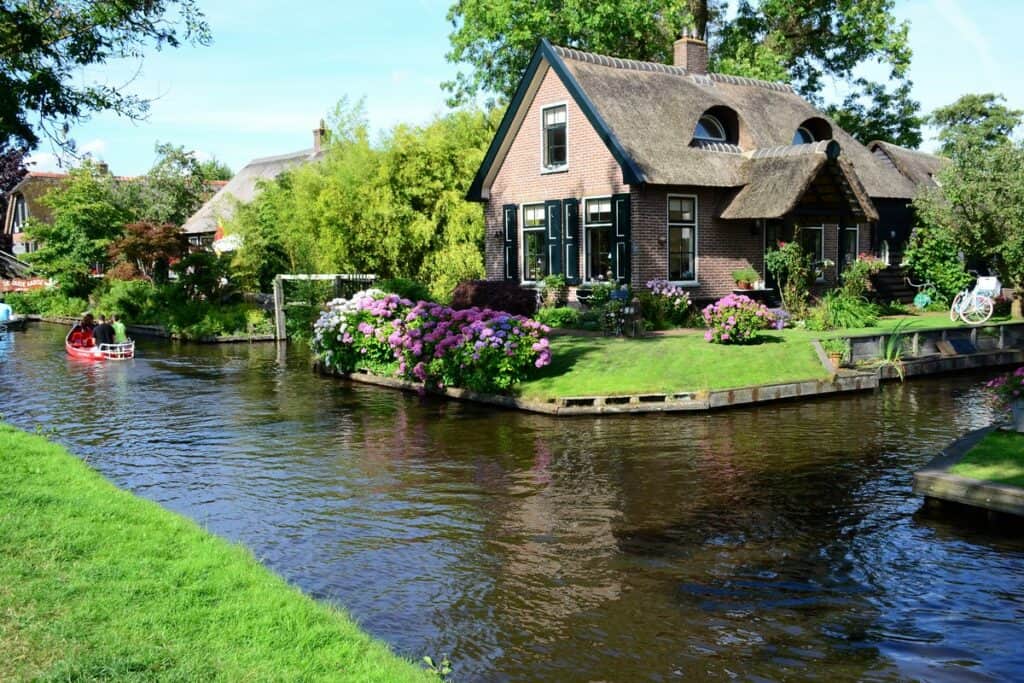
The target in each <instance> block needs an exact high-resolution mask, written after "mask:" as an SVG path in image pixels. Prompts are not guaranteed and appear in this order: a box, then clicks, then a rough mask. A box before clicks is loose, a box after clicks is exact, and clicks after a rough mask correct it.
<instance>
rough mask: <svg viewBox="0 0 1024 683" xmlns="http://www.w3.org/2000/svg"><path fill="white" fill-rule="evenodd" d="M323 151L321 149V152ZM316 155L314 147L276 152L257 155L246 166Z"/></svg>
mask: <svg viewBox="0 0 1024 683" xmlns="http://www.w3.org/2000/svg"><path fill="white" fill-rule="evenodd" d="M322 152H323V151H322V150H321V153H322ZM312 156H315V151H314V149H313V148H312V147H310V148H308V149H301V150H299V151H297V152H287V153H285V154H275V155H272V156H268V157H257V158H256V159H250V160H249V163H247V164H246V166H252V165H253V164H265V163H267V162H270V161H283V160H285V159H298V158H301V157H312Z"/></svg>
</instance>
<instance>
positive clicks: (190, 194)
mask: <svg viewBox="0 0 1024 683" xmlns="http://www.w3.org/2000/svg"><path fill="white" fill-rule="evenodd" d="M207 170H208V169H205V168H204V167H203V165H202V163H201V162H200V161H199V160H198V159H196V156H195V154H194V153H193V152H189V151H187V150H186V149H185V148H184V147H181V146H178V145H172V144H169V143H157V145H156V161H155V162H154V164H153V166H152V167H151V168H150V169H149V171H147V172H146V175H144V176H143V177H141V178H136V179H133V180H132V181H130V182H124V183H122V184H121V188H122V191H123V192H124V193H126V194H127V195H128V196H127V197H126V198H125V199H124V200H123V202H124V203H125V204H126V205H128V206H130V207H132V214H133V218H134V219H135V220H137V221H147V222H151V223H171V224H173V225H177V226H180V225H183V224H184V223H185V221H186V220H188V218H189V216H191V215H192V214H193V213H195V212H196V211H197V210H198V209H199V207H201V206H202V205H203V202H205V201H206V200H207V199H209V198H210V196H211V194H212V191H211V186H210V182H209V179H208V178H207V176H206V173H207Z"/></svg>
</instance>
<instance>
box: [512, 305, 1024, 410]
mask: <svg viewBox="0 0 1024 683" xmlns="http://www.w3.org/2000/svg"><path fill="white" fill-rule="evenodd" d="M1005 320H1006V319H1005V318H1003V319H997V320H994V321H993V322H1004V321H1005ZM943 327H957V324H955V323H951V322H950V321H949V315H948V314H946V313H921V314H918V315H908V316H893V317H886V318H882V319H880V320H879V321H878V324H877V325H875V326H874V327H869V328H861V329H855V330H834V331H829V332H815V331H811V330H806V329H785V330H780V331H775V330H772V331H765V332H762V333H761V335H760V340H759V341H758V343H755V344H750V345H745V346H730V345H723V344H709V343H707V342H706V341H704V334H703V330H680V331H677V332H675V333H673V334H672V335H671V336H652V337H644V338H640V339H630V338H621V337H619V338H616V337H580V336H571V335H569V336H558V337H554V338H552V340H551V354H552V360H551V365H549V366H548V367H546V368H544V369H542V370H540V371H539V372H536V373H534V374H533V376H532V377H531V378H530V379H528V380H526V381H524V382H522V383H521V384H520V385H519V386H518V387H517V395H518V396H520V397H521V398H524V399H529V400H536V401H544V400H547V399H550V398H565V397H572V396H607V395H612V394H643V393H672V392H692V391H706V390H714V389H735V388H737V387H747V386H752V385H757V384H780V383H784V382H800V381H805V380H814V379H826V378H828V377H829V376H830V375H831V373H830V372H827V371H826V370H825V368H824V367H823V366H822V364H821V361H820V360H819V359H818V357H817V354H815V352H814V348H813V346H812V345H811V342H812V341H813V340H815V339H827V338H829V337H841V336H848V335H854V336H856V335H868V334H882V333H888V332H892V331H894V330H897V329H899V330H900V331H902V332H903V333H906V334H909V333H911V332H914V331H924V330H933V329H939V328H943Z"/></svg>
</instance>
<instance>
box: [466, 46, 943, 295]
mask: <svg viewBox="0 0 1024 683" xmlns="http://www.w3.org/2000/svg"><path fill="white" fill-rule="evenodd" d="M879 144H880V145H881V144H885V145H886V146H885V147H884V148H880V149H883V151H884V152H885V153H886V154H890V153H891V154H892V155H894V156H897V157H898V159H899V161H894V162H892V163H890V162H888V161H887V159H888V158H889V157H888V156H886V157H885V158H882V157H880V156H879V155H878V153H877V152H874V151H873V150H872V149H868V148H867V147H865V146H864V145H862V144H861V143H859V142H857V141H856V140H855V139H853V138H852V137H851V136H850V135H849V134H847V133H846V132H845V131H843V130H842V129H841V128H840V127H839V126H838V125H837V124H836V123H835V122H834V121H833V120H831V119H830V118H829V117H828V116H826V115H825V114H823V113H822V112H820V111H818V110H817V109H815V108H814V106H813V105H811V104H810V103H809V102H807V101H806V100H804V99H803V98H802V97H800V96H799V95H798V94H796V93H795V92H794V91H793V89H792V88H790V87H789V86H788V85H785V84H781V83H769V82H765V81H758V80H754V79H749V78H739V77H735V76H728V75H721V74H715V73H708V72H707V46H706V44H705V43H704V41H702V40H700V39H698V38H696V37H695V36H692V35H684V36H683V37H682V38H681V39H680V40H679V41H677V42H676V45H675V63H674V64H671V65H667V64H656V63H650V62H640V61H635V60H628V59H618V58H615V57H609V56H604V55H596V54H591V53H587V52H581V51H579V50H575V49H570V48H565V47H558V46H554V45H551V44H550V43H548V42H547V41H542V43H541V44H540V46H539V47H538V48H537V51H536V52H535V54H534V56H533V59H532V61H531V63H530V65H529V67H528V68H527V71H526V72H525V74H524V75H523V78H522V81H521V82H520V85H519V88H518V91H517V92H516V95H515V97H514V98H513V100H512V102H511V103H510V105H509V107H508V110H507V111H506V113H505V117H504V119H503V120H502V122H501V125H500V126H499V129H498V132H497V134H496V136H495V138H494V140H493V141H492V144H491V146H490V148H489V149H488V152H487V155H486V157H485V159H484V162H483V164H482V165H481V168H480V170H479V172H478V174H477V176H476V178H475V180H474V182H473V184H472V186H471V188H470V191H469V198H470V199H472V200H476V201H481V202H485V203H486V205H487V220H488V230H487V233H486V235H487V237H486V239H487V242H486V247H487V270H488V277H490V278H492V279H512V280H519V281H522V282H525V283H530V282H536V281H538V280H540V279H542V278H543V277H544V276H545V275H548V274H552V273H558V274H562V275H564V276H566V278H567V279H569V280H570V282H572V283H575V284H585V283H587V282H594V281H598V280H601V279H608V278H611V279H613V280H616V281H628V282H631V283H632V284H633V285H634V286H643V285H644V284H645V283H646V282H647V281H648V280H652V279H668V280H670V281H674V282H678V283H679V284H681V285H683V286H687V287H692V288H693V291H694V294H695V295H697V296H708V297H711V296H719V295H722V294H724V293H726V292H728V291H730V290H731V289H732V287H733V283H732V279H731V276H730V273H731V272H732V270H734V269H736V268H740V267H742V266H752V267H754V268H755V269H756V270H758V271H759V272H760V273H761V274H762V275H766V274H765V273H764V268H763V263H764V258H763V257H764V252H765V250H766V249H771V248H773V246H774V245H775V243H776V242H777V241H779V240H788V239H793V238H795V237H796V236H797V235H798V234H799V239H801V241H803V242H804V244H805V247H806V248H807V249H808V250H810V251H812V253H814V255H815V256H816V258H817V259H818V260H820V261H832V262H835V263H837V264H839V267H840V268H841V267H842V264H843V263H844V262H848V261H849V260H850V259H851V258H854V257H855V256H856V254H858V253H860V252H863V251H878V250H879V249H878V237H877V235H878V234H880V233H877V231H876V230H875V229H874V228H875V227H876V226H877V224H878V222H879V221H880V220H882V219H883V213H885V214H895V213H898V211H895V209H894V207H897V208H898V207H902V210H906V207H907V206H908V203H909V201H910V199H911V198H912V197H913V196H914V195H915V193H916V191H917V185H918V184H920V182H921V178H922V176H921V174H920V173H917V172H916V171H917V168H918V166H912V165H911V164H909V163H906V162H904V161H903V160H904V159H905V158H909V159H915V160H916V159H918V158H931V159H934V157H929V155H923V154H921V153H918V152H911V151H909V150H902V148H899V147H896V146H894V145H888V144H887V143H879ZM928 163H941V162H928ZM901 164H902V165H901ZM904 166H906V167H907V168H912V169H913V170H914V172H907V171H905V170H904ZM882 209H884V212H883V211H882ZM905 219H906V217H902V218H900V220H901V221H902V220H905ZM883 227H885V228H886V229H887V232H886V234H889V233H890V232H892V230H891V229H890V228H892V227H895V226H889V225H886V226H883ZM900 229H901V230H902V229H903V228H902V226H900ZM826 277H827V278H829V279H833V280H834V279H835V277H836V272H835V269H833V270H832V272H830V273H828V274H827V275H826ZM765 279H767V278H765Z"/></svg>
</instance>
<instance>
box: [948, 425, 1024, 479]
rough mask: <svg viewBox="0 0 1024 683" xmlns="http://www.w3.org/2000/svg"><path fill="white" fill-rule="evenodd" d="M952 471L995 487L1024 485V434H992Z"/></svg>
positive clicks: (952, 468)
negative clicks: (997, 485) (987, 482)
mask: <svg viewBox="0 0 1024 683" xmlns="http://www.w3.org/2000/svg"><path fill="white" fill-rule="evenodd" d="M949 471H950V473H951V474H957V475H959V476H961V477H970V478H971V479H980V480H982V481H990V482H992V483H995V484H1010V485H1012V486H1024V434H1018V433H1016V432H1003V431H994V432H991V433H989V434H987V435H986V436H985V438H984V439H982V441H981V443H979V444H978V445H977V446H975V447H974V448H972V449H971V450H970V451H968V453H967V455H965V456H964V457H963V459H962V460H961V461H960V462H959V463H957V464H956V465H954V466H953V467H951V468H950V470H949Z"/></svg>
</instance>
